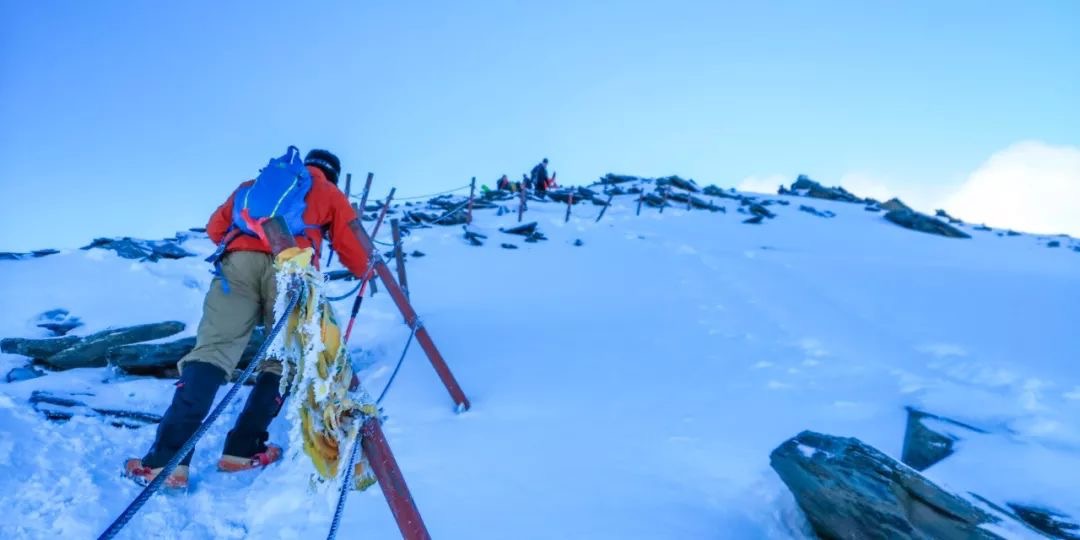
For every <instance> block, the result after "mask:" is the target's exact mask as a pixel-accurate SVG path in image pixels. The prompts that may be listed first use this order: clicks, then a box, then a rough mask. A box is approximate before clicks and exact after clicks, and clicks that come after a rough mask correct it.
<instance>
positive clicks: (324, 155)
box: [304, 148, 341, 186]
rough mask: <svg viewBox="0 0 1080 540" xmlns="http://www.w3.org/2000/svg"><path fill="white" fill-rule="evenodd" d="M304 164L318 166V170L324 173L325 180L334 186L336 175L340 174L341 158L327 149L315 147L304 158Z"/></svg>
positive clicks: (336, 179) (336, 180)
mask: <svg viewBox="0 0 1080 540" xmlns="http://www.w3.org/2000/svg"><path fill="white" fill-rule="evenodd" d="M304 165H314V166H315V167H318V168H319V170H321V171H322V172H323V173H325V174H326V179H327V180H329V181H330V182H331V183H333V184H334V185H335V186H336V185H337V182H338V176H340V175H341V160H339V159H338V157H337V156H335V155H334V154H332V153H331V152H330V151H329V150H321V149H318V148H316V149H314V150H312V151H310V152H308V153H307V157H305V158H304Z"/></svg>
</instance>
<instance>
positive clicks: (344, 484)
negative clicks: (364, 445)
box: [326, 319, 423, 540]
mask: <svg viewBox="0 0 1080 540" xmlns="http://www.w3.org/2000/svg"><path fill="white" fill-rule="evenodd" d="M411 326H412V332H410V333H409V340H408V341H406V342H405V348H404V349H402V350H401V358H398V362H397V366H395V367H394V371H393V373H391V374H390V379H389V380H387V381H386V386H384V387H383V390H382V393H380V394H379V398H378V399H376V400H375V404H376V405H378V404H380V403H382V400H383V398H384V397H386V393H387V392H389V391H390V385H391V384H394V378H395V377H397V374H398V371H400V370H401V364H402V363H403V362H404V361H405V354H406V353H408V352H409V345H412V342H413V338H414V337H416V330H417V329H419V328H420V327H421V326H423V323H421V322H420V320H419V319H417V320H416V321H415V322H413V324H412V325H411ZM363 421H368V419H366V418H365V419H364V420H363ZM370 421H372V422H378V421H379V419H378V418H375V419H371V420H370ZM360 425H361V426H363V422H361V423H360ZM362 437H363V434H362V433H361V430H359V429H358V430H357V431H356V438H355V439H354V440H353V447H352V451H351V452H349V463H348V465H346V466H345V478H343V479H342V481H341V494H340V495H338V502H337V508H335V509H334V518H333V520H331V521H330V532H329V534H327V536H326V540H334V538H336V537H337V531H338V527H339V526H340V525H341V516H342V514H343V513H344V512H345V499H346V498H347V497H348V496H349V491H351V490H352V482H353V472H354V471H355V470H356V458H358V457H360V440H361V438H362Z"/></svg>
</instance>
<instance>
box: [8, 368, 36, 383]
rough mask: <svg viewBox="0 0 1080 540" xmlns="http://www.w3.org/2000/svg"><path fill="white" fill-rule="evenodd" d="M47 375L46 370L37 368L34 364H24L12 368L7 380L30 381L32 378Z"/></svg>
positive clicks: (10, 381)
mask: <svg viewBox="0 0 1080 540" xmlns="http://www.w3.org/2000/svg"><path fill="white" fill-rule="evenodd" d="M44 375H45V372H44V371H41V370H40V369H37V368H35V367H33V366H22V367H17V368H15V369H12V370H11V371H9V372H8V374H7V377H5V380H6V381H7V382H9V383H13V382H19V381H28V380H30V379H36V378H38V377H42V376H44Z"/></svg>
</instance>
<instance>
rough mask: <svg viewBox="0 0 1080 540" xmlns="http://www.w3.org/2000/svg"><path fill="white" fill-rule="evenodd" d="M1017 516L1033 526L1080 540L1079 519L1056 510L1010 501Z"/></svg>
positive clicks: (1043, 530)
mask: <svg viewBox="0 0 1080 540" xmlns="http://www.w3.org/2000/svg"><path fill="white" fill-rule="evenodd" d="M1008 504H1009V508H1012V510H1013V512H1016V515H1017V517H1019V518H1020V519H1021V520H1023V521H1024V523H1027V524H1028V525H1030V526H1031V527H1032V528H1034V529H1035V530H1037V531H1040V532H1042V533H1044V534H1047V535H1049V536H1050V537H1051V538H1061V539H1063V540H1080V524H1078V522H1077V520H1075V519H1073V518H1071V517H1070V516H1067V515H1065V514H1063V513H1061V512H1058V511H1055V510H1049V509H1046V508H1039V507H1037V506H1030V505H1024V504H1015V503H1008Z"/></svg>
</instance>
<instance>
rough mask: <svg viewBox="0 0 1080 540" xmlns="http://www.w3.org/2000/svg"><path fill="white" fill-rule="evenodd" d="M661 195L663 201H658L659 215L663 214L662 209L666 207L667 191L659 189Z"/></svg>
mask: <svg viewBox="0 0 1080 540" xmlns="http://www.w3.org/2000/svg"><path fill="white" fill-rule="evenodd" d="M660 192H661V193H663V194H664V200H663V201H660V213H661V214H663V213H664V207H665V206H667V189H661V190H660Z"/></svg>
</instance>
